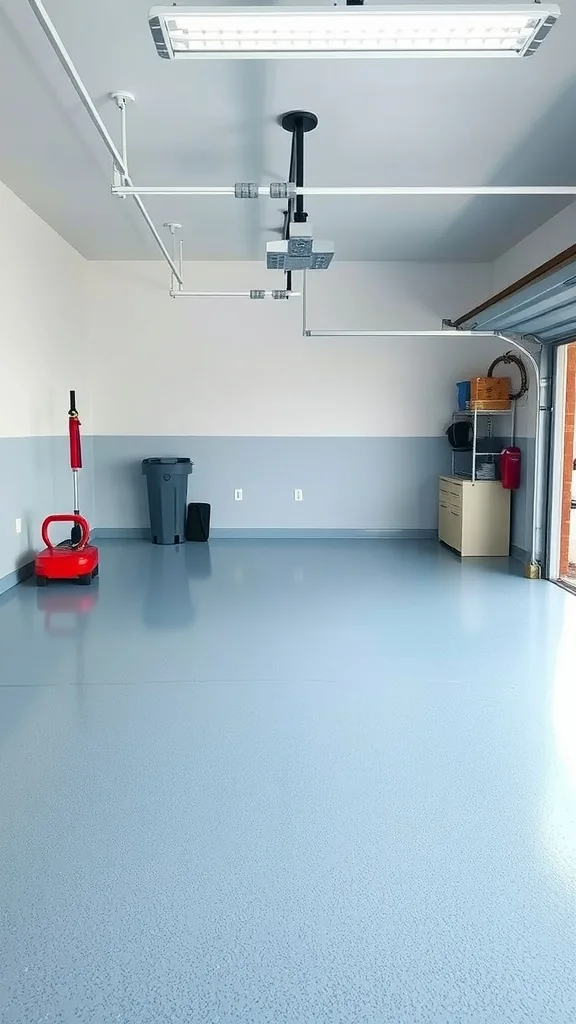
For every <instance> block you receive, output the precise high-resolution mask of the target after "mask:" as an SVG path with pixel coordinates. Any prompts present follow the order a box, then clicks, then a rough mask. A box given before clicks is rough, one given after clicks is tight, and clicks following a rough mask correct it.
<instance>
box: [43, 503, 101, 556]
mask: <svg viewBox="0 0 576 1024" xmlns="http://www.w3.org/2000/svg"><path fill="white" fill-rule="evenodd" d="M50 523H78V526H79V527H80V530H81V531H82V537H81V538H80V543H79V544H78V545H76V547H75V551H82V550H83V548H85V547H86V545H87V543H88V540H89V539H90V527H89V526H88V523H87V522H86V520H85V519H84V516H74V515H72V514H71V513H68V514H67V515H63V516H48V517H47V518H46V519H45V520H44V522H43V523H42V540H43V541H44V543H45V545H46V547H47V548H48V551H49V552H50V554H52V552H53V551H54V550H55V547H54V545H53V543H52V541H51V540H50V537H49V536H48V527H49V526H50Z"/></svg>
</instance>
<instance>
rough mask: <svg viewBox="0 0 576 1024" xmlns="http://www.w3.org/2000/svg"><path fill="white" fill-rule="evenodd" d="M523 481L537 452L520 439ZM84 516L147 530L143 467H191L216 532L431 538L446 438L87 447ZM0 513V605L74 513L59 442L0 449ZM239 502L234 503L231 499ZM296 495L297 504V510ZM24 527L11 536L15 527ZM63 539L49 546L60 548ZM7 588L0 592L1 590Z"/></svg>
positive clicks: (133, 441) (522, 503) (518, 501)
mask: <svg viewBox="0 0 576 1024" xmlns="http://www.w3.org/2000/svg"><path fill="white" fill-rule="evenodd" d="M517 443H518V445H519V447H520V448H521V449H522V456H523V467H522V479H523V481H526V480H530V479H531V475H532V471H533V463H534V441H533V439H531V438H519V439H518V441H517ZM83 453H84V469H83V471H82V474H81V510H82V511H83V512H84V513H85V514H86V515H87V517H88V519H89V520H90V522H91V523H92V525H93V526H94V527H97V528H99V529H104V530H127V531H131V530H135V529H143V528H145V527H146V526H147V524H148V508H147V499H146V484H145V480H144V477H143V476H142V474H141V469H140V462H141V460H142V459H143V458H146V457H147V456H158V455H187V456H189V457H190V458H191V459H192V460H193V462H194V473H193V475H192V477H191V479H190V486H189V499H190V500H191V501H194V500H196V501H208V502H210V504H211V505H212V525H213V527H214V528H215V529H216V530H223V531H226V530H229V531H232V532H233V531H236V530H238V531H244V530H251V531H263V530H285V531H295V530H303V531H306V530H308V531H319V532H322V531H326V532H327V533H328V532H330V531H333V532H337V531H344V532H349V533H351V534H352V533H354V531H357V532H359V533H361V532H363V531H376V532H378V533H382V534H383V535H386V534H391V535H394V534H398V535H399V536H400V535H402V534H404V535H413V536H414V535H417V534H418V533H420V532H422V533H425V532H427V531H433V530H435V529H436V528H437V495H438V484H437V478H438V476H439V474H440V473H445V472H449V471H450V451H449V448H448V445H447V443H446V440H445V438H443V437H397V438H394V437H384V438H352V437H343V438H339V437H328V438H319V437H280V438H275V437H158V436H154V437H144V436H97V437H87V438H84V440H83ZM0 458H1V464H2V469H3V472H2V478H1V484H0V499H1V508H2V517H1V524H2V525H1V530H0V593H1V592H2V590H3V589H6V587H7V586H9V585H11V584H12V583H14V582H16V580H17V578H18V572H19V571H20V570H21V568H22V567H24V566H26V565H28V564H29V563H30V561H31V560H32V558H33V557H34V552H35V551H36V550H37V549H38V547H39V546H40V525H41V522H42V519H43V518H44V516H46V515H48V514H50V513H51V512H67V511H71V507H72V488H71V478H70V469H69V463H68V440H67V438H66V437H38V438H0ZM236 487H241V488H242V489H243V491H244V500H243V501H242V502H236V501H234V489H235V488H236ZM296 487H301V488H302V490H303V491H304V501H303V502H302V503H297V502H295V501H294V497H293V493H294V488H296ZM17 517H20V518H21V519H22V523H23V532H22V534H21V536H17V535H16V532H15V520H16V518H17ZM531 521H532V509H531V488H530V487H529V486H527V484H526V483H525V482H523V484H522V487H521V488H520V490H519V491H517V492H516V493H514V494H513V496H512V545H513V547H514V548H515V550H516V551H517V552H523V551H527V550H529V547H530V530H531ZM58 536H59V534H58V532H57V531H55V537H56V539H58ZM2 580H3V581H4V583H2Z"/></svg>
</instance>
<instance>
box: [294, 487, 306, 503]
mask: <svg viewBox="0 0 576 1024" xmlns="http://www.w3.org/2000/svg"><path fill="white" fill-rule="evenodd" d="M294 501H304V495H303V493H302V491H301V490H300V488H299V487H297V488H296V490H295V491H294Z"/></svg>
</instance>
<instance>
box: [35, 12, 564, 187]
mask: <svg viewBox="0 0 576 1024" xmlns="http://www.w3.org/2000/svg"><path fill="white" fill-rule="evenodd" d="M35 2H36V0H29V3H35ZM112 192H113V193H114V195H116V196H134V195H141V196H234V195H235V190H234V186H233V185H137V186H136V185H133V184H132V183H131V184H130V185H125V186H122V185H120V186H114V187H113V188H112ZM292 194H293V195H297V196H576V185H338V186H334V187H332V186H324V185H304V186H303V187H302V188H295V189H294V191H293V193H292ZM258 195H259V196H267V197H268V198H270V186H262V185H260V186H258Z"/></svg>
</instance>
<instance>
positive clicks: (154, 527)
mask: <svg viewBox="0 0 576 1024" xmlns="http://www.w3.org/2000/svg"><path fill="white" fill-rule="evenodd" d="M191 472H192V463H191V461H190V459H169V458H164V459H143V460H142V473H143V474H144V476H145V477H146V482H147V484H148V505H149V507H150V529H151V531H152V540H153V542H154V544H183V543H184V541H185V540H186V501H187V497H188V477H189V475H190V473H191Z"/></svg>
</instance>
